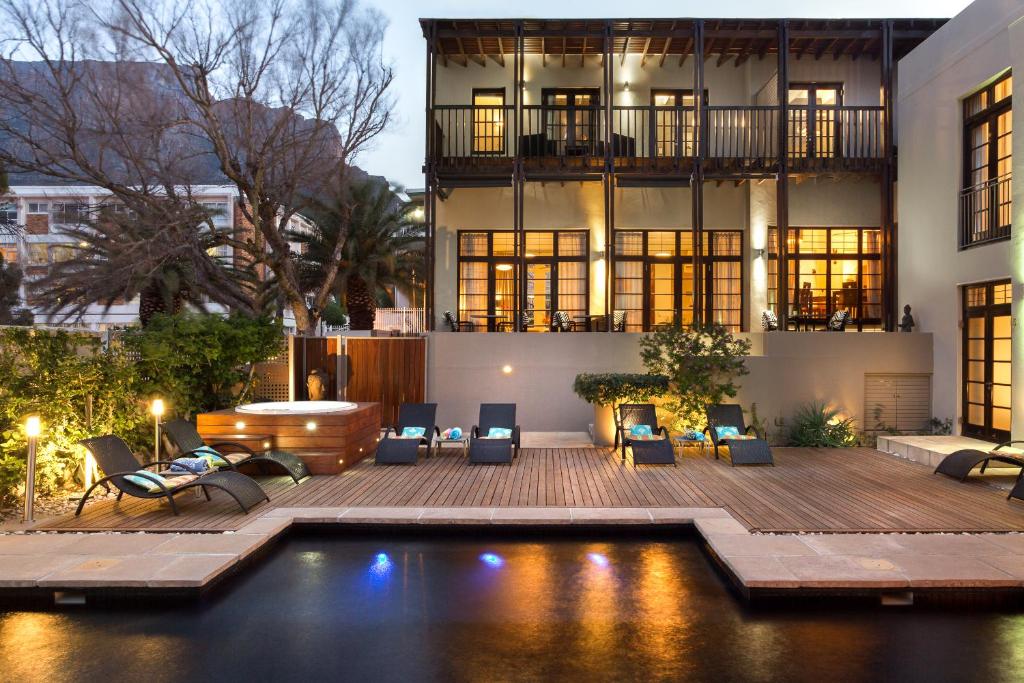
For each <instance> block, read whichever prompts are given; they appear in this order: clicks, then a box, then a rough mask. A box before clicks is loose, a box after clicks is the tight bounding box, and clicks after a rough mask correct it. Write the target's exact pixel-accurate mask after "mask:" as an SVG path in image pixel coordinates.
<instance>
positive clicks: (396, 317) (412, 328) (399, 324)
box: [373, 308, 426, 334]
mask: <svg viewBox="0 0 1024 683" xmlns="http://www.w3.org/2000/svg"><path fill="white" fill-rule="evenodd" d="M373 329H375V330H385V331H395V330H397V331H399V332H401V333H402V334H411V333H417V332H423V331H424V330H426V317H425V316H424V313H423V309H422V308H378V309H377V317H376V318H374V322H373Z"/></svg>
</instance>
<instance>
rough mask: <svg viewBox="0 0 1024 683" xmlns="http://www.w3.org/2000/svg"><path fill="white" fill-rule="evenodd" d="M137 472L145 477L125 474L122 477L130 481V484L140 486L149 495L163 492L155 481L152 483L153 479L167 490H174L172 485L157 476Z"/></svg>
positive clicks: (141, 471)
mask: <svg viewBox="0 0 1024 683" xmlns="http://www.w3.org/2000/svg"><path fill="white" fill-rule="evenodd" d="M138 472H140V473H142V474H145V475H146V476H142V475H141V474H139V473H136V474H126V475H124V478H125V479H127V480H128V481H130V482H131V483H133V484H135V485H136V486H141V487H142V488H144V489H146V490H147V491H149V492H150V493H160V492H162V491H163V489H161V488H160V484H158V483H156V481H153V480H154V479H156V480H158V481H160V482H161V483H162V484H163V485H164V486H166V487H167V488H168V489H173V488H174V485H173V484H171V483H170V482H169V481H167V480H166V479H164V478H163V477H161V476H160V475H159V474H154V473H153V472H147V471H146V470H139V471H138Z"/></svg>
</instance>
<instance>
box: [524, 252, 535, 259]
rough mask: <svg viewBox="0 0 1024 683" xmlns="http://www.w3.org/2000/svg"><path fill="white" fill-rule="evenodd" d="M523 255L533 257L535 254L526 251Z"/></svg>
mask: <svg viewBox="0 0 1024 683" xmlns="http://www.w3.org/2000/svg"><path fill="white" fill-rule="evenodd" d="M525 255H526V258H534V257H535V256H536V254H531V253H530V252H526V254H525Z"/></svg>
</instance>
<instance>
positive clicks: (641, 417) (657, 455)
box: [614, 403, 676, 467]
mask: <svg viewBox="0 0 1024 683" xmlns="http://www.w3.org/2000/svg"><path fill="white" fill-rule="evenodd" d="M641 425H647V426H648V427H650V428H651V434H650V436H648V437H647V438H639V436H638V435H634V434H632V430H633V428H634V427H638V426H641ZM620 444H621V447H622V462H626V447H627V446H629V447H630V448H632V449H633V467H636V466H637V465H638V464H639V465H675V464H676V454H675V451H674V450H673V449H672V442H671V441H669V438H668V430H667V429H665V428H664V427H662V426H659V425H658V415H657V413H656V411H655V410H654V405H652V404H650V403H623V404H622V405H620V406H619V410H618V415H617V418H616V423H615V444H614V448H619V446H620Z"/></svg>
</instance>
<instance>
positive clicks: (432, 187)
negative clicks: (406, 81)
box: [423, 22, 437, 330]
mask: <svg viewBox="0 0 1024 683" xmlns="http://www.w3.org/2000/svg"><path fill="white" fill-rule="evenodd" d="M436 42H437V24H436V23H434V22H431V24H430V35H429V37H428V39H427V93H426V158H425V159H424V162H423V171H424V184H423V188H424V195H423V213H424V221H423V223H424V230H425V235H424V248H425V250H426V254H425V256H426V258H425V261H426V270H427V272H426V273H425V274H424V280H425V286H424V288H423V294H424V296H423V308H424V311H423V312H424V315H425V317H426V323H427V329H428V330H433V329H434V278H435V272H434V264H435V262H436V261H437V258H436V253H435V251H436V248H437V245H436V233H437V199H436V195H437V171H436V166H435V154H436V151H437V150H435V149H434V92H435V90H436V84H437V62H436V60H435V57H434V45H435V43H436Z"/></svg>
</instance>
